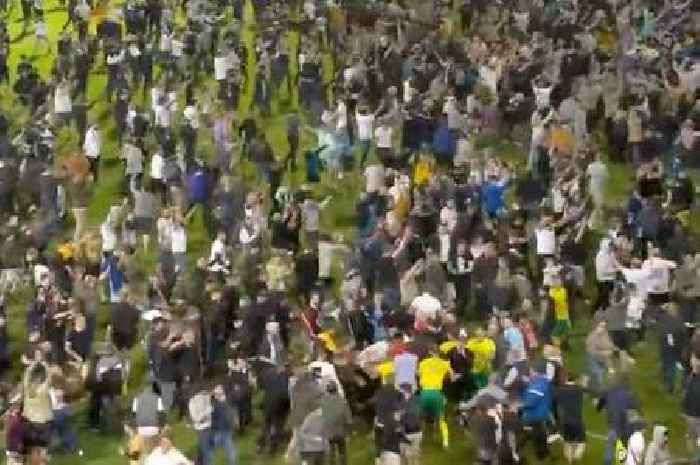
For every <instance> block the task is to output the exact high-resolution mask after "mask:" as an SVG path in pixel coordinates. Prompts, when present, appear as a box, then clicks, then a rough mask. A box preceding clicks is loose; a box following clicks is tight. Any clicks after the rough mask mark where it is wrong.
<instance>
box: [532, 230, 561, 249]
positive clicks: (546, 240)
mask: <svg viewBox="0 0 700 465" xmlns="http://www.w3.org/2000/svg"><path fill="white" fill-rule="evenodd" d="M535 238H536V239H537V255H554V252H555V248H556V244H557V236H556V234H555V233H554V230H553V229H539V228H538V229H536V230H535Z"/></svg>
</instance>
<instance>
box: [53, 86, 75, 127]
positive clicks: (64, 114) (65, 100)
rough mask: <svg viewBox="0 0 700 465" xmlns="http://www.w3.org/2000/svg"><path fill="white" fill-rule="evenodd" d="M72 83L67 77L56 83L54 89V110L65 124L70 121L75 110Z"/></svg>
mask: <svg viewBox="0 0 700 465" xmlns="http://www.w3.org/2000/svg"><path fill="white" fill-rule="evenodd" d="M70 92H71V85H70V82H69V81H68V80H67V79H64V80H62V81H61V82H59V83H58V84H56V88H55V90H54V112H55V114H56V117H57V118H58V119H59V120H60V121H62V122H63V123H64V124H65V123H69V122H70V118H71V115H72V111H73V103H72V100H71V97H70Z"/></svg>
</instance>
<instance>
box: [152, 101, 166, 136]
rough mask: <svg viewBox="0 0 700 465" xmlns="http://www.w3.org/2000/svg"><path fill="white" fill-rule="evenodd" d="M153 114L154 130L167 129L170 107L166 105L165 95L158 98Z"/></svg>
mask: <svg viewBox="0 0 700 465" xmlns="http://www.w3.org/2000/svg"><path fill="white" fill-rule="evenodd" d="M153 113H154V115H153V122H154V124H155V126H156V128H160V129H168V128H169V127H170V105H168V98H167V97H166V96H165V95H161V96H160V97H159V98H158V103H157V104H156V106H155V108H154V109H153Z"/></svg>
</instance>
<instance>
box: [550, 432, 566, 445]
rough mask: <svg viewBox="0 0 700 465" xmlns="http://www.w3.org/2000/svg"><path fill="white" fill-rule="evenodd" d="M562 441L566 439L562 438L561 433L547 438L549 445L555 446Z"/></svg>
mask: <svg viewBox="0 0 700 465" xmlns="http://www.w3.org/2000/svg"><path fill="white" fill-rule="evenodd" d="M562 439H564V438H562V437H561V434H559V433H554V434H550V435H549V436H547V444H554V443H555V442H557V441H560V440H562Z"/></svg>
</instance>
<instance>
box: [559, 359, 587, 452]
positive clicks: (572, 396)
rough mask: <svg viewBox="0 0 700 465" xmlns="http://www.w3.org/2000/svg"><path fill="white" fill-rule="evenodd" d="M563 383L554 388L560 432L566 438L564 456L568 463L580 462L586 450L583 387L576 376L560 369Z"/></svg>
mask: <svg viewBox="0 0 700 465" xmlns="http://www.w3.org/2000/svg"><path fill="white" fill-rule="evenodd" d="M560 377H561V378H562V379H563V380H564V382H563V383H562V384H560V385H559V386H556V387H555V388H554V404H555V405H556V409H557V410H556V418H557V424H558V427H559V432H560V433H561V435H562V437H563V438H564V457H565V458H566V461H567V462H568V463H572V462H578V461H580V460H581V458H582V457H583V453H584V452H585V450H586V427H585V425H584V422H583V392H584V391H583V388H582V387H581V386H579V385H577V384H576V378H575V376H573V375H572V374H567V373H566V370H564V369H562V370H561V371H560Z"/></svg>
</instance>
